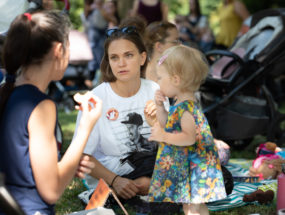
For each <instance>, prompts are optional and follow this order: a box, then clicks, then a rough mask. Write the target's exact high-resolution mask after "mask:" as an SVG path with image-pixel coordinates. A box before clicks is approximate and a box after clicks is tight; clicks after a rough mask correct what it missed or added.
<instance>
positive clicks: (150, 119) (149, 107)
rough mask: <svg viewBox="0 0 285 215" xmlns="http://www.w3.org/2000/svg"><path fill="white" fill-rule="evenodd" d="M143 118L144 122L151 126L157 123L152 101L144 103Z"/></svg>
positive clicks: (154, 106)
mask: <svg viewBox="0 0 285 215" xmlns="http://www.w3.org/2000/svg"><path fill="white" fill-rule="evenodd" d="M144 117H145V119H146V122H147V123H148V124H149V125H150V126H153V125H154V123H155V122H156V121H157V118H156V105H155V103H154V101H153V100H149V101H147V103H146V106H145V108H144Z"/></svg>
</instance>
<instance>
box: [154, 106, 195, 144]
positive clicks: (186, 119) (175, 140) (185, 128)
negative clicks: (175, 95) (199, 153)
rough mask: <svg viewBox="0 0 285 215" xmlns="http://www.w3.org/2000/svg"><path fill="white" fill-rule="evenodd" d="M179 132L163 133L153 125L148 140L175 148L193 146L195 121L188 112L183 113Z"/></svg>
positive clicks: (160, 128) (156, 125)
mask: <svg viewBox="0 0 285 215" xmlns="http://www.w3.org/2000/svg"><path fill="white" fill-rule="evenodd" d="M181 130H182V131H181V132H179V133H169V132H166V131H164V129H163V128H162V127H161V126H159V125H158V124H155V126H154V127H153V128H152V130H151V135H150V138H149V140H154V141H158V142H165V143H168V144H172V145H176V146H189V145H193V144H194V143H195V139H196V129H195V121H194V118H193V116H192V115H191V114H190V113H189V112H188V111H185V112H184V113H183V116H182V118H181Z"/></svg>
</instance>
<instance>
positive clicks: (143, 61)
mask: <svg viewBox="0 0 285 215" xmlns="http://www.w3.org/2000/svg"><path fill="white" fill-rule="evenodd" d="M146 57H147V54H146V52H142V53H141V66H143V65H144V64H145V61H146Z"/></svg>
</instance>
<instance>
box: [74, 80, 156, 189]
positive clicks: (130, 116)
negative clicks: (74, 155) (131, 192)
mask: <svg viewBox="0 0 285 215" xmlns="http://www.w3.org/2000/svg"><path fill="white" fill-rule="evenodd" d="M157 89H159V86H158V84H157V83H155V82H153V81H150V80H145V79H141V87H140V89H139V91H138V92H137V93H136V94H135V95H134V96H132V97H128V98H125V97H120V96H118V95H117V94H116V93H115V92H114V91H113V90H112V88H111V86H110V84H109V83H102V84H100V85H99V86H98V87H96V88H95V89H93V90H92V92H93V93H94V94H95V95H96V96H98V97H99V98H101V99H102V102H103V109H102V116H101V117H100V119H99V120H98V121H97V123H96V125H95V126H94V128H93V130H92V132H91V134H90V136H89V139H88V142H87V145H86V147H85V150H84V153H86V154H89V155H92V156H94V157H95V158H96V159H97V160H98V161H100V163H101V164H102V165H104V166H105V167H106V168H107V169H109V170H111V171H112V172H114V173H116V174H118V175H124V174H128V173H130V172H132V171H133V170H134V169H133V167H132V166H131V165H130V164H129V163H127V162H125V163H122V162H121V159H122V158H125V157H126V156H127V153H128V152H131V151H134V150H138V151H139V150H150V148H152V145H151V144H154V143H153V142H149V145H148V146H146V144H148V143H146V140H147V138H148V137H149V135H150V127H149V125H148V124H147V122H146V120H145V117H144V108H145V105H146V102H147V101H149V100H154V94H155V91H156V90H157ZM80 116H81V113H79V114H78V117H77V122H76V128H77V126H78V122H79V118H80ZM132 124H133V125H134V124H137V127H139V128H138V131H139V133H136V134H135V137H133V138H132V137H131V135H130V128H129V127H128V125H132ZM136 137H137V138H136ZM138 137H139V138H138ZM132 139H140V141H141V140H142V139H143V142H144V143H142V144H143V145H142V146H138V145H135V144H136V143H135V141H134V140H132ZM141 142H142V141H141ZM86 182H87V185H88V187H89V188H95V187H96V184H97V180H96V179H94V178H92V177H90V176H87V177H86Z"/></svg>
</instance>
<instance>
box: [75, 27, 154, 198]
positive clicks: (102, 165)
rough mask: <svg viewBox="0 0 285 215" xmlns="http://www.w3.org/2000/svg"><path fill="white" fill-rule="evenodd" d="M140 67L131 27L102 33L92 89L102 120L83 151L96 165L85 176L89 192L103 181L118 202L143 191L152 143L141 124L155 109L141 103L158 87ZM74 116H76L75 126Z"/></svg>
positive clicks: (143, 63)
mask: <svg viewBox="0 0 285 215" xmlns="http://www.w3.org/2000/svg"><path fill="white" fill-rule="evenodd" d="M146 67H147V52H146V48H145V45H144V42H143V40H142V38H141V36H140V34H139V33H138V32H137V29H136V28H135V27H133V26H125V27H122V28H116V29H109V30H108V31H107V39H106V41H105V46H104V55H103V59H102V62H101V73H102V75H101V78H102V81H103V83H101V84H100V85H99V86H97V87H96V88H94V89H93V90H92V92H93V93H94V94H96V95H97V96H99V97H100V98H101V99H102V100H103V103H104V106H103V115H104V116H103V117H102V118H101V119H100V120H99V121H98V123H97V124H96V126H94V128H93V131H92V134H91V135H90V138H89V140H88V143H87V146H86V148H85V150H84V153H85V154H87V155H89V156H90V159H91V160H92V161H94V162H95V164H96V165H95V168H94V169H93V170H92V172H91V173H90V174H89V175H88V176H87V177H86V184H87V186H88V188H89V189H90V190H91V189H92V188H95V187H96V186H97V182H98V180H97V179H99V178H103V179H104V180H105V181H106V182H107V183H108V184H109V185H110V186H111V187H113V189H114V190H115V191H116V192H117V194H118V195H119V196H120V197H122V198H124V199H130V198H132V197H134V196H135V195H137V194H141V195H146V194H147V193H148V188H149V183H150V177H151V175H152V171H153V166H154V161H155V155H156V149H157V145H156V143H154V142H147V138H148V136H149V134H150V126H149V125H148V123H147V120H148V119H149V118H151V117H154V116H155V105H154V104H153V105H147V103H148V102H149V100H153V99H154V93H155V91H156V90H157V89H158V85H157V84H156V83H155V82H153V81H150V80H145V79H144V78H143V77H144V75H145V69H146ZM80 118H81V113H79V115H78V119H77V122H79V119H80ZM77 126H78V123H77Z"/></svg>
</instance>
